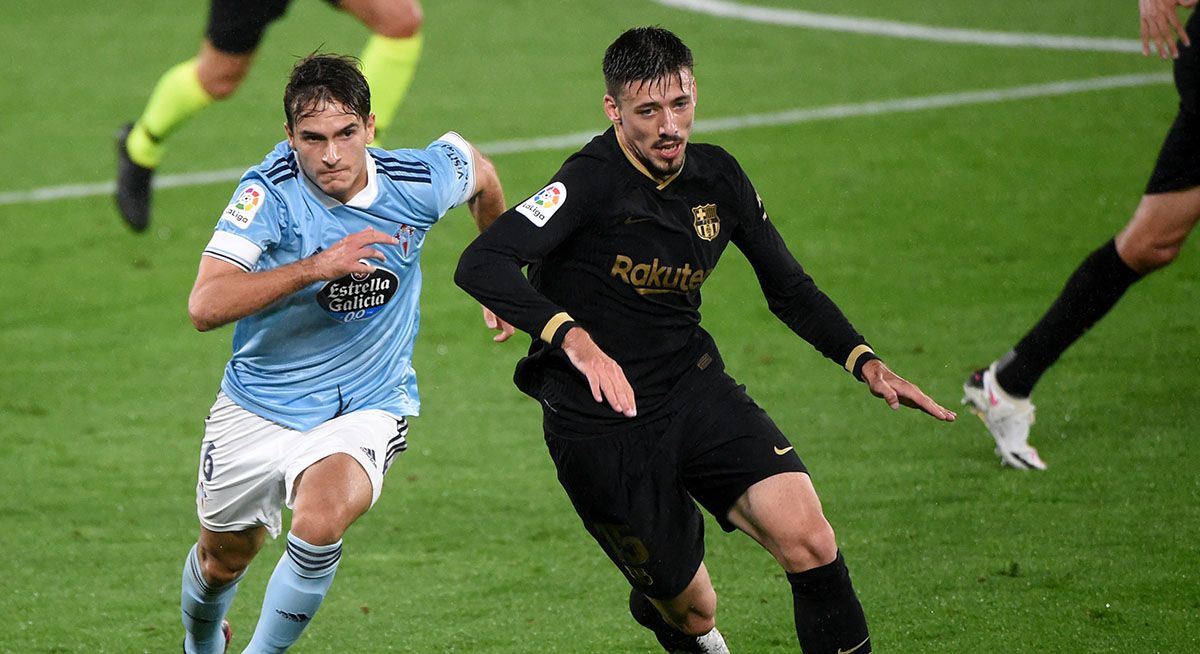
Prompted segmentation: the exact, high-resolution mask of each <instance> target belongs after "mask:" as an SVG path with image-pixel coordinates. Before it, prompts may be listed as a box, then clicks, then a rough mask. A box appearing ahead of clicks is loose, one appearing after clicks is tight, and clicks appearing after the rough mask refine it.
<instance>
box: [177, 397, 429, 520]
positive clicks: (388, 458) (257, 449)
mask: <svg viewBox="0 0 1200 654" xmlns="http://www.w3.org/2000/svg"><path fill="white" fill-rule="evenodd" d="M407 435H408V422H407V421H406V420H405V419H404V418H403V417H400V418H397V417H396V416H393V415H392V414H390V413H388V412H386V411H379V410H374V409H372V410H367V411H355V412H353V413H347V414H345V415H342V416H338V417H336V418H334V419H332V420H330V421H328V422H324V423H321V424H320V425H317V426H316V427H314V428H312V429H310V430H308V431H296V430H295V429H290V428H288V427H284V426H283V425H280V424H277V423H274V422H271V421H270V420H267V419H266V418H263V417H261V416H258V415H256V414H254V413H251V412H249V411H247V410H246V409H243V408H242V407H241V406H238V405H237V404H235V403H234V401H233V400H231V399H229V397H228V396H226V395H225V393H219V394H217V401H216V403H215V404H213V406H212V410H211V411H209V415H208V418H207V419H206V420H205V421H204V441H203V443H201V446H200V469H199V472H198V475H197V483H196V513H197V515H199V517H200V524H201V525H203V526H204V527H205V528H206V529H209V530H211V531H221V532H224V531H242V530H244V529H249V528H251V527H258V526H263V527H266V528H267V531H268V532H270V534H271V537H272V538H275V537H276V536H278V535H279V531H280V527H281V525H282V517H283V516H282V514H283V509H282V507H283V505H285V504H286V505H287V507H288V508H289V509H290V508H292V502H293V501H295V494H296V488H295V484H296V478H297V477H299V476H300V473H302V472H304V471H305V470H306V469H307V468H308V467H309V466H311V465H312V464H314V463H316V462H317V461H320V460H321V459H324V458H325V457H327V456H330V455H332V454H338V453H343V454H349V455H350V456H352V457H354V458H355V460H357V461H358V463H359V464H360V465H361V466H362V467H363V470H365V471H366V472H367V476H368V477H370V478H371V504H372V506H373V505H374V504H375V501H376V500H378V499H379V493H380V491H382V490H383V476H384V474H385V473H386V472H387V469H388V467H389V466H390V465H391V464H392V460H393V459H395V458H396V456H397V455H399V454H400V453H401V452H403V451H404V450H405V449H406V448H407V447H408V443H407V441H406V440H405V437H406V436H407Z"/></svg>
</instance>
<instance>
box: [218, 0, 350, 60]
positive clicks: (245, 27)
mask: <svg viewBox="0 0 1200 654" xmlns="http://www.w3.org/2000/svg"><path fill="white" fill-rule="evenodd" d="M326 2H328V3H329V4H331V5H333V6H335V7H336V6H338V2H340V0H326ZM290 3H291V0H251V1H250V2H246V0H211V2H210V3H209V6H208V30H207V31H206V32H205V34H206V35H207V36H208V40H209V41H212V44H213V46H214V47H216V48H217V49H218V50H220V51H221V52H226V53H229V54H245V53H247V52H253V51H254V50H255V49H257V48H258V43H259V42H260V41H262V37H263V32H265V31H266V30H267V25H270V24H271V23H273V22H275V21H276V20H278V19H279V17H280V16H283V14H284V13H285V12H287V8H288V5H289V4H290Z"/></svg>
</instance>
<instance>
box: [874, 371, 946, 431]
mask: <svg viewBox="0 0 1200 654" xmlns="http://www.w3.org/2000/svg"><path fill="white" fill-rule="evenodd" d="M862 378H863V381H865V382H866V383H867V385H868V386H870V388H871V394H872V395H874V396H875V397H880V398H883V400H884V401H885V402H887V403H888V406H890V407H892V408H893V409H899V408H900V405H901V404H903V405H904V406H906V407H909V408H911V409H920V410H922V411H924V412H925V413H928V414H929V415H931V416H933V417H934V418H937V419H938V420H943V421H945V422H954V420H955V418H957V417H958V415H957V414H956V413H954V412H953V411H950V410H948V409H946V408H945V407H943V406H942V405H940V404H938V403H937V402H934V401H933V400H931V399H930V398H929V396H928V395H926V394H925V393H924V392H922V391H921V389H920V388H917V385H916V384H914V383H912V382H910V381H908V380H907V379H905V378H903V377H901V376H900V375H897V374H896V373H894V372H892V371H891V370H889V369H888V367H887V366H886V365H884V364H883V362H882V361H880V360H879V359H871V360H870V361H868V362H866V364H864V365H863V368H862Z"/></svg>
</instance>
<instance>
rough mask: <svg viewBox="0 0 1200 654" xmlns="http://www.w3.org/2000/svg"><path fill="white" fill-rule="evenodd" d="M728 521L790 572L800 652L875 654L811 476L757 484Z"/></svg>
mask: <svg viewBox="0 0 1200 654" xmlns="http://www.w3.org/2000/svg"><path fill="white" fill-rule="evenodd" d="M728 520H729V521H730V522H731V523H733V524H734V525H735V526H737V528H738V529H740V530H742V531H744V532H745V533H747V534H749V535H750V537H751V538H753V539H754V540H756V541H758V542H759V543H760V544H761V545H762V546H763V547H764V548H766V550H767V551H768V552H770V553H771V555H772V556H774V557H775V560H776V561H778V562H779V565H780V566H782V567H783V570H784V572H785V573H787V580H788V583H789V584H790V585H791V587H792V598H793V609H794V613H795V623H796V637H797V639H798V640H799V641H800V647H801V649H803V650H804V651H805V652H809V653H815V652H857V653H858V654H866V653H867V652H870V651H871V638H870V635H869V633H868V631H867V619H866V617H865V616H864V615H863V610H862V605H861V604H859V601H858V596H857V595H856V594H855V592H854V586H853V584H852V583H851V582H850V573H849V571H848V570H847V569H846V563H845V561H844V560H843V558H842V555H841V552H839V551H838V548H837V543H836V541H835V539H834V535H833V528H832V527H830V526H829V522H828V521H826V520H825V515H824V513H823V512H822V511H821V503H820V500H819V499H818V498H817V493H816V490H814V489H813V485H812V481H811V479H809V476H808V475H807V474H805V473H802V472H786V473H780V474H778V475H775V476H773V477H769V478H767V479H764V480H762V481H760V482H758V483H756V484H754V485H753V486H751V487H750V488H749V489H748V490H747V491H746V492H745V494H744V495H742V497H741V498H739V499H738V501H737V502H736V503H735V504H734V506H733V508H732V509H730V511H729V514H728Z"/></svg>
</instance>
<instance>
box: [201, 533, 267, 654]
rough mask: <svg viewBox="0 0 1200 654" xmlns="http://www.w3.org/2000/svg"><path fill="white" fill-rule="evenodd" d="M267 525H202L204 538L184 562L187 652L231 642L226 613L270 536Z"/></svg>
mask: <svg viewBox="0 0 1200 654" xmlns="http://www.w3.org/2000/svg"><path fill="white" fill-rule="evenodd" d="M266 535H267V530H266V528H265V527H253V528H250V529H245V530H242V531H233V532H216V531H210V530H209V529H206V528H204V527H201V528H200V538H199V539H198V540H197V541H196V544H195V545H193V546H192V549H191V550H190V551H189V552H188V555H187V559H186V560H185V561H184V564H183V592H182V596H181V598H180V609H181V612H182V615H183V628H184V633H185V636H184V642H183V651H184V652H187V653H188V654H216V653H220V652H224V651H225V648H226V647H227V645H228V641H227V634H226V633H225V628H224V624H225V615H226V614H227V613H228V612H229V606H230V604H232V603H233V598H234V596H235V595H236V594H237V586H238V581H240V580H241V578H242V575H243V574H244V573H245V571H246V568H247V566H249V565H250V562H251V561H252V560H253V559H254V555H255V554H257V553H258V551H259V550H260V549H261V548H262V545H263V540H264V539H265V538H266Z"/></svg>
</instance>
